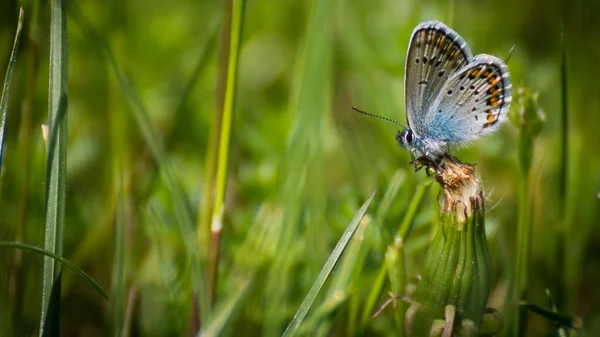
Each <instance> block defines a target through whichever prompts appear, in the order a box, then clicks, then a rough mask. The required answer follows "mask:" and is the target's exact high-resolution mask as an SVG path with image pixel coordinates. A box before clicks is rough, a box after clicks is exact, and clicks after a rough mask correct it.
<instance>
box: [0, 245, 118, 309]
mask: <svg viewBox="0 0 600 337" xmlns="http://www.w3.org/2000/svg"><path fill="white" fill-rule="evenodd" d="M0 247H10V248H16V249H20V250H26V251H30V252H35V253H40V254H43V255H45V256H46V257H48V258H50V259H52V260H54V261H56V262H57V263H60V264H64V265H65V266H67V267H69V268H71V269H72V270H73V271H75V272H76V273H77V274H79V276H81V277H82V278H83V279H84V280H86V281H88V282H89V283H90V284H91V285H92V287H94V289H96V291H97V292H98V293H99V294H100V295H101V296H102V297H104V298H105V299H108V295H107V294H106V291H104V289H103V288H102V286H101V285H100V284H99V283H98V282H96V281H95V280H94V279H93V278H92V277H91V276H89V275H88V274H86V272H84V271H83V270H81V268H79V267H77V266H76V265H75V264H73V262H71V261H69V260H67V259H65V258H64V257H62V256H59V255H56V254H54V253H52V252H51V251H48V250H45V249H43V248H40V247H36V246H33V245H28V244H26V243H20V242H9V241H0Z"/></svg>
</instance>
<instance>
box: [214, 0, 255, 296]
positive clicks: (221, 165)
mask: <svg viewBox="0 0 600 337" xmlns="http://www.w3.org/2000/svg"><path fill="white" fill-rule="evenodd" d="M232 1H233V11H232V18H231V35H230V40H229V43H230V45H229V61H228V65H227V83H226V85H225V101H224V104H223V120H222V121H221V135H220V136H221V137H220V139H219V152H218V162H217V177H216V181H215V203H214V208H213V213H212V220H211V225H210V232H211V235H210V236H211V240H210V248H209V260H208V284H209V289H210V290H209V293H210V294H211V295H210V297H209V298H210V299H213V298H214V293H215V291H216V284H217V271H218V262H219V250H220V246H221V234H222V230H223V210H224V207H225V191H226V188H227V169H228V161H229V143H230V140H231V124H232V119H233V113H234V111H235V98H236V83H237V70H238V61H239V56H240V42H241V38H242V31H243V25H244V6H245V4H246V1H245V0H237V1H234V0H232Z"/></svg>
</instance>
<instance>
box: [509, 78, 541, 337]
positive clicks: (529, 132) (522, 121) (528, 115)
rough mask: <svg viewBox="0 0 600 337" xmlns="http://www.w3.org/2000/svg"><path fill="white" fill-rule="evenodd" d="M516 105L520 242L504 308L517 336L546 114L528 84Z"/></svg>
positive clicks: (524, 288)
mask: <svg viewBox="0 0 600 337" xmlns="http://www.w3.org/2000/svg"><path fill="white" fill-rule="evenodd" d="M515 97H516V105H515V107H516V109H515V110H514V111H515V113H513V114H512V115H511V119H512V120H513V123H515V124H516V125H517V126H518V127H519V128H520V134H519V148H518V150H519V151H518V155H519V166H520V170H519V186H518V188H519V210H518V218H517V245H516V247H515V249H516V252H515V255H516V263H515V270H514V272H513V274H512V278H511V283H510V286H509V293H508V301H507V302H506V304H505V312H506V313H507V318H508V322H507V325H508V328H507V329H505V330H504V332H505V335H507V336H518V335H519V334H520V333H521V331H520V329H521V323H520V315H521V314H522V313H523V311H522V310H520V308H519V307H516V305H515V304H516V303H518V301H519V300H520V299H521V298H522V297H523V296H524V295H525V293H526V289H527V285H528V272H529V265H530V259H531V233H532V217H531V215H532V210H531V208H532V206H531V205H532V202H531V197H530V190H529V186H530V185H531V181H530V180H531V173H530V172H531V163H532V161H533V148H534V146H533V145H534V141H535V138H536V137H537V135H538V134H539V133H540V131H541V129H542V126H543V123H544V120H545V116H544V113H543V111H542V110H541V109H540V108H539V104H538V94H537V93H534V92H532V91H531V90H529V89H527V88H519V89H518V90H517V92H516V96H515Z"/></svg>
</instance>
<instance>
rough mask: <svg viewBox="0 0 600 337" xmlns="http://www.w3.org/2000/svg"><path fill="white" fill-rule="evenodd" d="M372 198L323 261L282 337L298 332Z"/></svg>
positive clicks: (371, 198)
mask: <svg viewBox="0 0 600 337" xmlns="http://www.w3.org/2000/svg"><path fill="white" fill-rule="evenodd" d="M373 197H375V192H373V194H371V196H370V197H369V199H368V200H367V201H365V203H364V204H363V205H362V206H361V207H360V209H359V210H358V212H357V213H356V215H355V216H354V219H352V221H351V222H350V225H349V226H348V228H346V231H345V232H344V234H343V235H342V238H341V239H340V240H339V241H338V243H337V245H336V246H335V248H334V249H333V252H331V255H329V258H328V259H327V261H325V264H324V265H323V268H322V269H321V271H320V272H319V275H318V276H317V279H316V280H315V282H314V283H313V285H312V287H311V288H310V290H309V292H308V294H307V295H306V297H305V298H304V301H302V304H300V307H299V308H298V311H297V312H296V314H295V315H294V318H293V319H292V321H291V322H290V324H289V325H288V326H287V328H286V329H285V332H284V333H283V336H284V337H285V336H293V335H295V333H296V332H297V331H298V328H299V327H300V324H302V321H304V318H305V317H306V315H307V314H308V310H310V308H311V307H312V305H313V303H314V302H315V299H316V298H317V295H318V294H319V291H320V290H321V288H322V287H323V284H325V281H327V278H328V277H329V274H330V273H331V271H332V270H333V267H335V264H336V263H337V261H338V260H339V258H340V256H341V255H342V253H343V252H344V248H346V245H347V244H348V242H349V241H350V239H352V235H353V234H354V231H355V230H356V228H357V227H358V225H359V224H360V220H361V219H362V218H363V216H364V215H365V213H366V212H367V209H368V208H369V205H370V204H371V202H372V201H373Z"/></svg>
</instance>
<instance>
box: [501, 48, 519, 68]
mask: <svg viewBox="0 0 600 337" xmlns="http://www.w3.org/2000/svg"><path fill="white" fill-rule="evenodd" d="M515 48H517V45H516V44H513V45H512V47H510V50H509V51H508V55H506V59H505V60H504V63H506V64H508V61H510V58H511V57H512V54H513V52H514V51H515Z"/></svg>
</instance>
